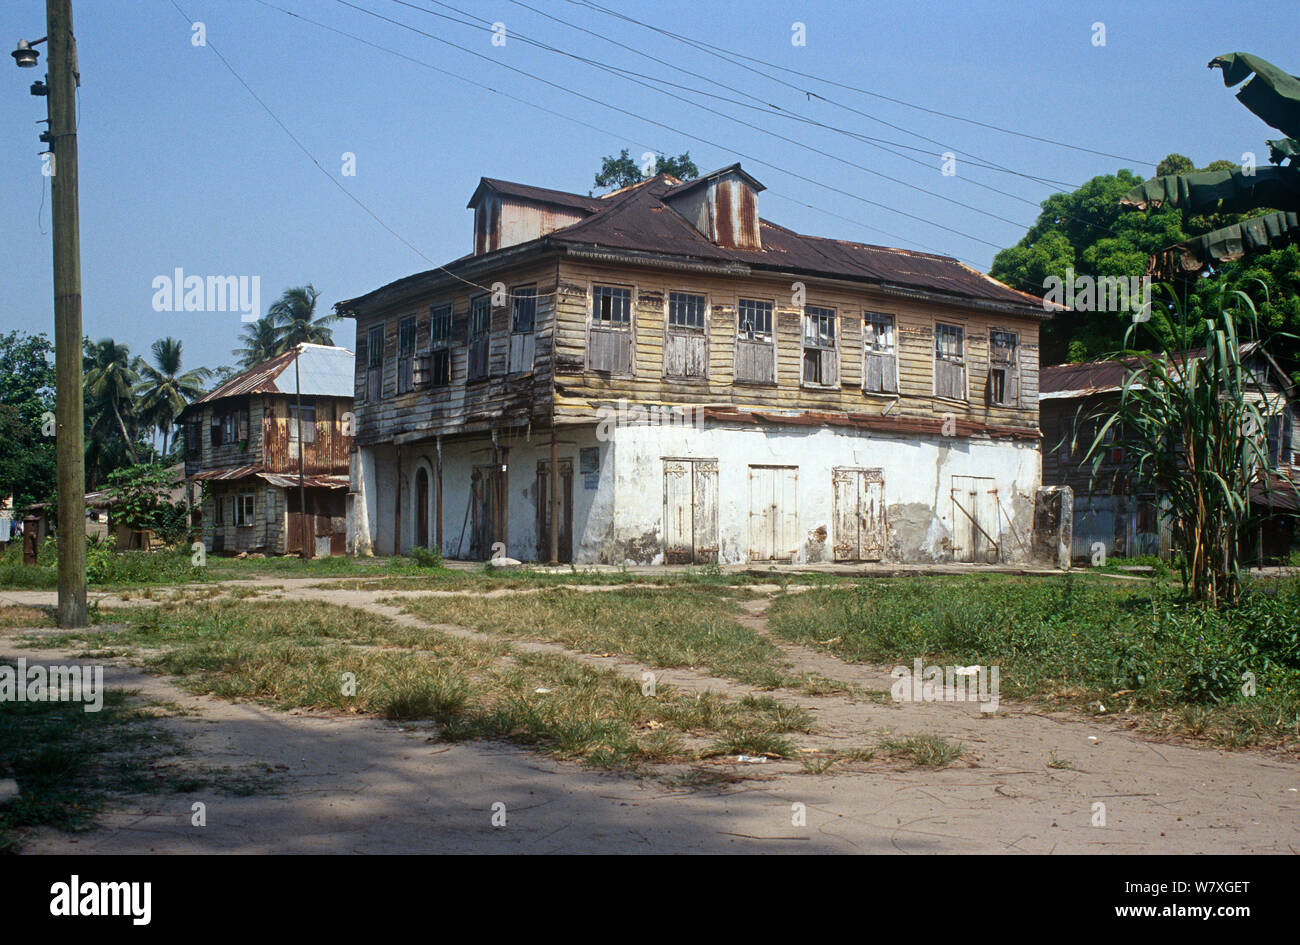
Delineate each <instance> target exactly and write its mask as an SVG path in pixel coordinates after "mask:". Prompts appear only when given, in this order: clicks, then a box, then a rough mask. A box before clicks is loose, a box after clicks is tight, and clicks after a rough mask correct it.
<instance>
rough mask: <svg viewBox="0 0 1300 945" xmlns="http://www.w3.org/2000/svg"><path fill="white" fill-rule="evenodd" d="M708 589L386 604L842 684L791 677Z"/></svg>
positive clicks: (764, 683) (507, 630)
mask: <svg viewBox="0 0 1300 945" xmlns="http://www.w3.org/2000/svg"><path fill="white" fill-rule="evenodd" d="M746 596H748V592H745V591H743V590H740V589H733V590H732V591H731V592H730V593H720V592H719V589H717V588H711V587H691V586H678V587H675V588H664V589H658V588H629V589H626V590H617V591H601V592H584V591H575V590H569V589H558V590H546V591H540V592H538V593H536V594H528V595H516V596H513V597H509V598H502V599H483V598H480V597H472V596H465V597H423V598H393V599H391V600H389V601H387V603H390V604H392V605H394V606H397V607H400V608H402V609H403V610H404V611H405V612H407V613H410V614H414V615H415V616H417V617H420V618H422V619H424V620H427V621H429V622H430V623H435V624H454V625H457V626H463V627H470V628H472V629H475V630H478V631H480V632H482V633H489V634H498V635H501V636H505V637H516V638H524V639H531V640H545V641H548V642H553V643H559V644H562V645H563V646H565V647H568V648H569V649H572V650H578V651H581V652H583V653H595V654H605V653H617V654H620V655H623V656H628V657H632V658H634V659H637V660H641V661H644V662H646V663H649V664H651V665H653V666H658V667H685V668H692V669H698V670H701V671H704V672H707V673H709V674H711V675H715V676H722V677H726V678H728V679H734V680H737V681H738V682H742V683H746V684H749V685H753V686H757V687H759V688H763V689H778V688H805V689H807V690H809V691H813V692H817V693H825V692H829V691H837V690H843V689H845V688H846V687H845V686H843V685H841V684H837V683H834V682H833V681H831V680H826V679H823V678H821V677H816V676H813V675H810V674H795V673H792V672H791V671H790V664H789V662H788V661H787V660H786V659H785V657H784V656H783V654H782V653H781V650H780V649H779V648H778V647H777V646H776V645H775V644H773V643H772V642H771V641H770V640H767V639H765V638H764V637H763V636H762V635H761V634H759V633H757V632H755V631H754V630H751V629H750V628H748V627H746V626H744V625H743V624H741V623H740V622H739V620H738V618H739V617H740V615H741V609H740V607H739V605H738V602H737V601H738V598H740V597H746Z"/></svg>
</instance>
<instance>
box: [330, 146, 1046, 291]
mask: <svg viewBox="0 0 1300 945" xmlns="http://www.w3.org/2000/svg"><path fill="white" fill-rule="evenodd" d="M732 170H734V171H736V172H738V173H742V174H743V173H744V172H743V171H741V170H740V168H739V165H733V166H732V167H730V168H723V169H722V170H721V171H717V172H713V173H714V174H720V173H723V172H724V171H732ZM709 176H712V175H705V177H706V178H707V177H709ZM746 176H748V175H746ZM695 183H696V182H695V181H690V182H687V183H686V184H683V183H682V182H681V181H679V180H677V179H676V178H674V177H671V176H669V175H667V174H659V175H656V176H655V177H652V178H649V179H647V180H645V181H643V182H642V183H640V184H634V185H632V186H630V187H627V188H624V189H623V190H622V191H617V192H615V193H613V194H608V195H606V196H605V197H603V198H599V197H583V196H581V195H578V194H567V195H565V194H564V192H563V191H554V190H546V189H544V188H539V187H531V186H529V185H526V184H513V183H510V182H507V181H498V180H495V179H491V178H483V180H482V181H481V182H480V184H479V188H480V189H481V188H483V187H484V186H490V187H492V188H493V189H494V190H497V191H498V192H501V193H508V194H510V195H512V196H516V197H519V198H520V199H536V200H541V201H546V202H552V203H556V202H558V200H557V199H556V197H557V195H559V196H567V197H568V198H570V201H571V202H569V203H566V204H564V205H565V206H573V207H577V208H581V209H584V210H587V211H589V212H590V215H589V216H587V217H586V218H585V219H583V220H580V221H578V222H577V223H573V224H570V225H569V226H566V227H562V228H560V229H558V230H555V231H553V232H552V233H550V234H548V235H546V236H544V237H541V238H540V239H537V240H533V241H531V242H530V243H522V244H516V245H513V246H508V247H505V248H504V249H501V250H496V251H495V253H484V254H481V255H476V256H466V257H461V258H460V259H457V260H455V261H454V262H451V263H448V264H447V266H446V267H445V268H439V269H431V270H428V271H426V272H423V273H418V274H416V275H412V276H407V277H405V278H403V279H398V280H396V281H394V282H391V283H388V284H387V285H385V286H382V287H381V288H379V289H376V290H374V291H372V292H368V293H366V294H365V295H362V296H358V297H357V298H354V299H347V300H344V301H341V302H339V303H338V304H337V305H336V306H335V309H336V310H338V311H339V312H341V313H344V314H348V313H352V312H354V311H355V309H356V308H357V307H359V306H367V305H371V304H382V303H384V302H386V301H388V300H390V299H392V298H393V297H394V296H396V295H398V294H400V293H403V292H407V291H417V290H418V289H419V288H420V287H421V286H422V285H423V284H424V283H425V282H436V281H438V280H441V279H445V278H447V273H448V272H451V273H456V274H459V271H460V270H462V269H464V268H467V267H471V266H472V267H474V268H476V269H478V268H485V267H487V266H490V264H491V262H492V259H493V257H494V255H495V254H497V253H499V254H502V255H503V256H504V255H505V254H509V255H511V256H518V255H520V254H522V253H524V252H545V251H551V250H555V249H564V250H568V251H573V250H575V249H582V250H588V251H599V252H611V251H628V252H635V253H645V254H654V255H656V256H663V257H673V258H675V259H681V260H684V261H687V262H694V263H704V264H710V265H721V266H724V267H726V266H733V267H735V268H737V269H739V270H745V269H748V270H750V271H755V270H759V271H761V270H768V271H773V272H782V273H786V272H789V273H796V274H808V275H817V276H824V277H829V278H839V279H850V280H855V281H860V282H866V283H872V284H877V285H881V286H884V287H888V288H896V289H905V290H912V291H918V292H928V293H938V294H943V295H948V296H952V297H954V298H956V299H968V300H972V301H977V302H983V303H992V304H995V305H997V306H999V307H1003V308H1014V309H1022V310H1023V311H1024V313H1025V314H1027V315H1032V314H1037V315H1039V316H1043V317H1045V316H1047V315H1048V314H1049V308H1051V307H1050V306H1048V307H1045V306H1044V302H1043V300H1042V299H1040V298H1038V297H1037V296H1034V295H1031V294H1029V293H1027V292H1020V291H1018V290H1016V289H1013V288H1011V287H1010V286H1007V285H1004V284H1003V283H1001V282H999V281H997V280H996V279H994V278H992V277H991V276H988V275H985V274H984V273H981V272H979V271H977V270H975V269H973V268H971V267H970V266H967V265H965V264H963V263H961V262H959V261H958V260H956V259H954V258H952V257H951V256H941V255H936V254H934V253H923V252H915V251H912V250H904V249H895V248H892V247H888V246H876V245H873V244H869V243H857V242H851V241H848V240H835V239H828V238H824V237H817V236H805V235H803V234H800V233H796V232H794V231H793V230H790V229H787V228H786V227H783V226H779V225H778V224H775V223H772V222H771V221H769V220H763V219H760V221H759V228H760V237H761V241H762V248H761V249H740V248H727V247H723V246H718V245H716V244H714V243H713V242H712V241H710V240H709V239H708V238H707V237H705V236H704V235H703V234H702V233H700V232H699V231H698V230H697V229H696V228H695V227H694V226H692V225H691V223H690V222H689V221H687V220H686V218H685V217H683V216H682V215H681V214H679V213H678V212H677V211H676V210H674V209H672V208H671V207H670V206H669V205H668V204H667V203H665V201H664V198H665V196H666V195H670V194H671V195H673V196H675V195H677V194H680V193H682V192H683V191H684V190H686V189H689V188H690V187H692V186H694V185H695ZM755 183H757V182H755ZM758 186H760V187H761V186H762V185H761V184H760V185H758ZM477 194H478V191H477V190H476V191H475V195H476V196H477ZM471 203H472V201H471Z"/></svg>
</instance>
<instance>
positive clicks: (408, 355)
mask: <svg viewBox="0 0 1300 945" xmlns="http://www.w3.org/2000/svg"><path fill="white" fill-rule="evenodd" d="M414 389H415V316H414V315H408V316H407V317H406V318H403V319H402V320H401V321H399V322H398V323H397V392H398V393H399V394H409V393H410V392H411V391H412V390H414Z"/></svg>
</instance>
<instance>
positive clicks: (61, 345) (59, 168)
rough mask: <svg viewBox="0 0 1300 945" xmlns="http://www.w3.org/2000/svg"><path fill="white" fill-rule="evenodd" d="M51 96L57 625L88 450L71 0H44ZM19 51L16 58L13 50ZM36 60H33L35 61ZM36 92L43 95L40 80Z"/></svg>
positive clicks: (76, 563)
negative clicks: (85, 415) (84, 406)
mask: <svg viewBox="0 0 1300 945" xmlns="http://www.w3.org/2000/svg"><path fill="white" fill-rule="evenodd" d="M45 23H46V37H47V41H48V43H49V72H48V73H47V74H46V79H47V81H48V87H47V89H46V103H47V106H48V109H49V112H48V114H49V128H48V129H47V130H46V132H45V134H44V135H42V139H43V140H46V141H48V142H49V145H50V151H51V159H52V163H51V165H50V170H51V174H50V192H51V206H52V211H51V212H52V222H53V230H54V370H55V375H56V385H55V402H54V416H55V425H56V428H57V435H56V439H55V455H56V458H57V464H58V473H57V475H58V506H57V507H58V527H59V535H58V539H59V612H58V623H59V626H60V627H69V628H72V627H84V626H86V623H87V615H86V493H85V490H86V450H85V428H84V426H83V420H82V390H81V388H82V374H81V371H82V369H81V233H80V221H79V213H78V209H77V85H78V84H79V76H78V75H77V43H76V40H75V39H74V38H73V35H72V0H45ZM15 58H18V56H17V54H15ZM31 64H32V65H35V63H34V62H32V63H31ZM19 65H23V62H22V60H21V59H20V60H19ZM33 93H34V94H39V93H38V92H37V91H36V87H33Z"/></svg>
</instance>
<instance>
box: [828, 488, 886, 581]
mask: <svg viewBox="0 0 1300 945" xmlns="http://www.w3.org/2000/svg"><path fill="white" fill-rule="evenodd" d="M831 490H832V499H831V502H832V521H833V523H834V529H835V534H834V548H833V554H834V558H835V560H836V561H879V560H880V559H881V558H882V557H884V553H885V478H884V473H883V471H882V470H879V469H856V468H849V467H836V468H835V469H832V470H831Z"/></svg>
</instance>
